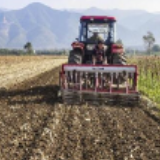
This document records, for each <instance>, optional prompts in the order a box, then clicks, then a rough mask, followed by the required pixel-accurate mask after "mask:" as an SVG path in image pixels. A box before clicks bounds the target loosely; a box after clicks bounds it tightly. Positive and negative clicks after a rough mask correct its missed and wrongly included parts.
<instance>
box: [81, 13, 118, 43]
mask: <svg viewBox="0 0 160 160" xmlns="http://www.w3.org/2000/svg"><path fill="white" fill-rule="evenodd" d="M115 30H116V19H115V18H114V17H107V16H82V17H81V19H80V31H79V33H80V34H79V41H80V42H82V43H85V44H96V43H97V39H98V38H100V39H102V40H103V41H104V42H105V44H106V45H108V44H111V43H115V41H116V34H115V33H116V31H115Z"/></svg>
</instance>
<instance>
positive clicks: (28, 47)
mask: <svg viewBox="0 0 160 160" xmlns="http://www.w3.org/2000/svg"><path fill="white" fill-rule="evenodd" d="M24 49H25V50H26V51H27V53H28V54H30V55H32V54H34V50H33V46H32V43H30V42H27V43H26V44H25V45H24Z"/></svg>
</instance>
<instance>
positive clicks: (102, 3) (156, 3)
mask: <svg viewBox="0 0 160 160" xmlns="http://www.w3.org/2000/svg"><path fill="white" fill-rule="evenodd" d="M33 2H41V3H43V4H46V5H48V6H50V7H52V8H55V9H71V8H72V9H86V8H90V7H97V8H102V9H115V8H116V9H125V10H126V9H142V10H146V11H149V12H157V11H159V12H160V0H0V8H7V9H19V8H23V7H25V6H26V5H28V4H30V3H33Z"/></svg>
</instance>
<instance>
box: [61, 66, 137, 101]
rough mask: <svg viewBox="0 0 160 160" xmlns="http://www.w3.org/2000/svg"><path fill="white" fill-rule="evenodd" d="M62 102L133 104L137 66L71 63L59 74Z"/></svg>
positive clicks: (135, 93) (135, 99)
mask: <svg viewBox="0 0 160 160" xmlns="http://www.w3.org/2000/svg"><path fill="white" fill-rule="evenodd" d="M60 86H61V93H62V98H63V101H64V102H65V103H68V104H76V103H81V102H96V103H107V102H113V103H114V102H115V103H117V102H118V103H129V102H131V103H133V102H137V101H138V97H139V96H138V92H137V67H136V66H134V65H124V66H122V65H71V64H66V65H63V66H62V72H61V73H60Z"/></svg>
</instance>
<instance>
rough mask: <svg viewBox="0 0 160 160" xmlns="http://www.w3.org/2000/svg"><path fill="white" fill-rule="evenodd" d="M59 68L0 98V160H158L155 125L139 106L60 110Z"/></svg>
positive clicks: (66, 107)
mask: <svg viewBox="0 0 160 160" xmlns="http://www.w3.org/2000/svg"><path fill="white" fill-rule="evenodd" d="M58 77H59V68H55V69H51V70H49V71H46V72H45V73H42V74H41V75H39V76H36V77H34V78H32V79H29V80H25V81H24V82H23V83H20V84H17V85H15V86H13V87H11V88H10V89H8V90H5V91H1V92H0V159H1V160H8V159H11V160H159V159H160V124H159V122H158V121H156V119H154V118H153V117H152V116H150V115H149V114H148V113H147V112H145V111H144V109H142V108H141V107H140V106H135V107H133V106H132V107H131V106H121V105H114V106H113V105H112V106H109V105H102V106H94V105H89V104H84V105H72V106H69V105H64V104H63V103H62V102H61V99H60V98H58V90H59V86H58Z"/></svg>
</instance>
